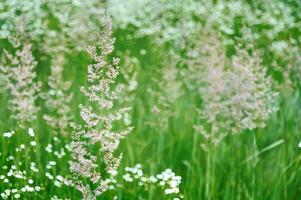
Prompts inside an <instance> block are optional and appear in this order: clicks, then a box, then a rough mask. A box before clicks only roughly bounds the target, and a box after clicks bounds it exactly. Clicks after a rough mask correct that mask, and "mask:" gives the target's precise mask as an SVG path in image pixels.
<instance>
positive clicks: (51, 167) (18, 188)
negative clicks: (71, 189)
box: [0, 128, 70, 199]
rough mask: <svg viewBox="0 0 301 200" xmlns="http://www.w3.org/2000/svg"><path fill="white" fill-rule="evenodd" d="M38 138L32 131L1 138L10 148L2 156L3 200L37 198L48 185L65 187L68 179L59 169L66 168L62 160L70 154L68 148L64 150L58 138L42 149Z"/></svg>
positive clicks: (11, 133) (10, 134)
mask: <svg viewBox="0 0 301 200" xmlns="http://www.w3.org/2000/svg"><path fill="white" fill-rule="evenodd" d="M35 135H36V133H35V132H34V130H33V129H32V128H29V129H28V131H27V134H24V133H23V132H18V133H15V131H9V132H5V133H3V134H2V137H1V136H0V141H2V143H1V144H3V145H4V146H6V147H8V149H7V150H5V151H3V152H2V153H1V154H0V158H2V159H3V161H4V162H2V163H3V165H2V166H1V170H0V187H1V190H3V191H1V192H0V195H1V198H2V199H11V198H15V199H18V198H20V199H23V198H26V197H34V196H38V195H39V194H40V193H41V192H42V191H44V190H45V187H44V186H45V185H49V186H51V185H52V186H53V187H56V188H61V187H62V186H63V185H64V184H65V182H66V178H65V177H64V176H63V175H60V174H59V172H58V168H59V167H58V165H60V166H62V165H64V164H65V165H66V164H67V163H66V162H65V163H64V160H63V159H64V158H65V157H66V155H67V153H69V149H70V148H69V146H68V145H66V146H63V145H62V144H61V141H60V140H59V138H58V137H53V141H51V142H50V143H49V144H48V145H47V146H46V147H45V148H43V147H42V149H40V145H41V144H40V143H38V140H37V139H36V136H35ZM2 138H3V140H2ZM18 140H19V141H18ZM13 146H15V147H14V148H9V147H13ZM38 152H40V153H41V154H42V155H43V156H45V158H44V160H45V161H46V162H45V163H44V162H41V161H40V159H39V157H38V156H39V154H38ZM4 159H5V160H4ZM43 173H44V174H43ZM41 180H43V184H41ZM45 180H46V182H45ZM47 180H48V181H49V182H47Z"/></svg>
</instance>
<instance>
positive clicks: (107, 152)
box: [70, 19, 132, 199]
mask: <svg viewBox="0 0 301 200" xmlns="http://www.w3.org/2000/svg"><path fill="white" fill-rule="evenodd" d="M113 50H114V38H112V30H111V23H110V21H109V20H108V19H107V20H106V21H105V24H104V30H103V31H102V32H101V33H100V34H99V46H94V47H92V46H90V47H89V48H88V49H87V51H88V53H89V54H90V56H91V57H92V59H93V60H94V61H95V64H91V65H89V66H88V82H89V85H88V86H87V87H81V91H82V92H83V93H84V95H85V96H86V97H88V99H89V101H90V103H91V104H94V105H93V106H94V107H92V106H84V105H80V115H81V117H82V119H83V121H84V125H83V126H81V125H76V124H74V123H73V124H72V126H73V129H74V132H73V139H72V143H71V150H72V157H73V160H72V161H70V169H71V172H72V173H73V174H74V178H73V180H71V184H72V185H73V186H74V187H75V188H76V189H77V190H79V191H80V192H81V193H82V194H83V199H96V198H97V196H99V195H101V194H102V193H103V192H105V191H106V190H108V185H107V183H106V182H105V178H104V177H105V175H106V174H105V173H102V174H101V173H100V172H99V170H98V163H99V162H100V160H99V159H101V161H102V162H103V164H104V165H105V170H104V172H106V173H108V172H109V171H111V170H116V169H117V167H118V166H119V162H120V159H121V155H120V156H118V157H115V156H114V152H115V150H116V149H117V148H118V145H119V143H120V140H121V139H123V138H124V137H125V136H126V135H127V134H128V133H129V132H130V131H131V129H132V128H126V129H124V130H121V131H119V130H116V128H115V129H114V123H116V122H118V121H120V120H122V119H123V116H124V115H125V114H126V113H127V112H128V111H129V108H119V109H114V107H115V105H114V104H116V102H117V100H118V93H119V91H118V90H119V87H118V85H116V83H115V80H116V78H117V76H118V74H119V59H118V58H113V61H112V64H110V63H108V62H107V59H108V55H109V54H111V53H112V51H113ZM99 51H100V53H98V52H99ZM96 145H100V150H99V153H97V155H101V158H98V156H97V155H96V156H94V155H93V153H92V152H90V150H89V149H90V148H91V146H96ZM85 180H89V181H90V182H91V183H92V184H93V187H94V188H91V187H90V186H89V185H88V184H86V183H85Z"/></svg>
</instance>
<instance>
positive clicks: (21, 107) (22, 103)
mask: <svg viewBox="0 0 301 200" xmlns="http://www.w3.org/2000/svg"><path fill="white" fill-rule="evenodd" d="M16 48H18V49H17V51H16V52H15V54H14V55H13V54H10V53H8V52H7V51H5V57H6V59H5V62H4V64H2V65H3V66H1V67H0V71H1V73H2V78H3V80H4V83H5V88H6V89H7V90H8V91H9V92H10V95H11V97H10V98H11V100H10V102H9V104H10V109H11V111H12V113H13V115H12V118H14V119H15V120H16V123H17V124H18V125H19V126H20V127H21V128H25V127H26V125H27V124H30V123H32V122H33V121H34V120H35V119H36V115H37V112H38V111H39V109H40V108H39V107H38V106H37V105H36V100H37V98H38V93H39V91H40V88H41V83H40V82H35V79H36V72H35V68H36V65H37V62H36V61H35V59H34V57H33V55H32V53H31V45H30V44H25V45H23V46H17V47H16Z"/></svg>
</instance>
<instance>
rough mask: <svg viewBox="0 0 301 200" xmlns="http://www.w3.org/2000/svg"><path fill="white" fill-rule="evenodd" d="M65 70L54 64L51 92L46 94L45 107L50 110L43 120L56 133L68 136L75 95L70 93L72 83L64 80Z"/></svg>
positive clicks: (50, 80)
mask: <svg viewBox="0 0 301 200" xmlns="http://www.w3.org/2000/svg"><path fill="white" fill-rule="evenodd" d="M62 73H63V68H62V66H61V65H59V64H53V65H52V67H51V75H50V77H48V85H49V87H50V90H49V91H48V93H46V94H44V95H43V96H44V98H45V106H46V107H47V109H48V110H49V112H48V113H47V114H44V115H43V118H44V119H45V121H46V122H47V124H48V125H49V126H51V127H52V128H53V130H55V133H56V134H58V133H61V134H63V135H66V134H67V128H68V124H69V122H70V120H71V113H70V107H69V104H70V102H71V99H72V96H73V94H72V93H71V94H69V93H68V89H69V88H70V86H71V82H67V81H64V80H63V77H62V76H63V74H62Z"/></svg>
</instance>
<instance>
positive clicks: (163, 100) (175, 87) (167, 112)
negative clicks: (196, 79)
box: [147, 62, 183, 130]
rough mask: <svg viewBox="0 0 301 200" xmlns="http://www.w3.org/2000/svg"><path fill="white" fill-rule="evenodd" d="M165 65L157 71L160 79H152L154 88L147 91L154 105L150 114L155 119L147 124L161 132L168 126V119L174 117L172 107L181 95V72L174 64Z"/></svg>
mask: <svg viewBox="0 0 301 200" xmlns="http://www.w3.org/2000/svg"><path fill="white" fill-rule="evenodd" d="M166 64H167V66H164V67H162V68H160V70H159V71H158V74H159V76H160V79H153V82H154V84H155V86H156V88H149V89H148V92H149V93H150V94H151V96H152V97H153V99H154V103H155V105H153V106H152V112H153V113H155V114H156V115H155V119H153V120H151V121H148V122H147V123H148V124H149V125H151V126H152V127H157V128H158V127H159V129H163V130H164V129H165V128H167V126H168V119H169V117H171V116H173V115H174V110H173V108H174V107H173V105H174V104H175V102H176V101H177V100H178V99H179V98H180V97H181V96H182V94H183V91H182V89H183V87H182V86H183V85H182V82H181V81H180V80H179V78H180V73H181V70H180V69H178V68H177V66H176V62H171V63H167V62H166ZM159 116H160V117H159Z"/></svg>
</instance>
